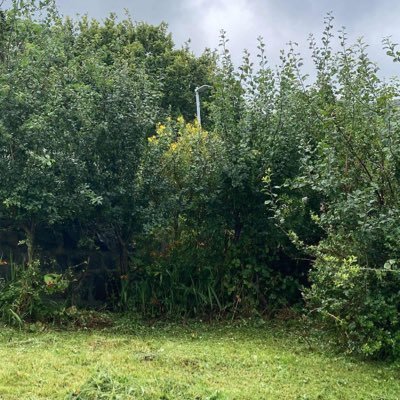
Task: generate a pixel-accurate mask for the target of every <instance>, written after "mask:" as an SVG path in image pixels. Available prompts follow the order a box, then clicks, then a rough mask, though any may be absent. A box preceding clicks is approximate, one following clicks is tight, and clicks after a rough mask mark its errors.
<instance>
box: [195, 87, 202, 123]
mask: <svg viewBox="0 0 400 400" xmlns="http://www.w3.org/2000/svg"><path fill="white" fill-rule="evenodd" d="M198 89H199V88H196V89H195V93H196V110H197V111H196V112H197V122H198V123H199V127H200V128H201V115H200V94H199V90H198Z"/></svg>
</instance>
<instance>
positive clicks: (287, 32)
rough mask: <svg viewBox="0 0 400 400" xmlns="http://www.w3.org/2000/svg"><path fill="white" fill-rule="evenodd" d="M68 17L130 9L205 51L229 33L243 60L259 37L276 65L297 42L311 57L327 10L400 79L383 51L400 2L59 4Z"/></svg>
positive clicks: (74, 0)
mask: <svg viewBox="0 0 400 400" xmlns="http://www.w3.org/2000/svg"><path fill="white" fill-rule="evenodd" d="M57 3H58V5H59V8H60V11H61V12H62V14H64V15H70V16H74V15H76V14H86V13H87V14H88V15H89V16H91V17H95V18H99V19H102V18H104V17H105V16H107V15H108V14H109V13H110V12H115V13H117V14H118V15H119V16H121V18H122V17H123V16H124V9H127V10H129V12H130V14H131V15H132V18H133V19H134V20H136V21H146V22H149V23H152V24H158V23H160V22H161V21H165V22H167V23H168V24H169V28H170V31H171V32H172V34H173V37H174V40H175V43H176V45H177V46H181V45H182V44H183V43H184V42H186V41H187V40H188V39H189V38H190V39H191V47H192V49H193V50H194V51H195V52H196V53H200V52H201V51H202V50H203V49H204V48H205V47H210V48H215V47H217V45H218V40H219V32H220V30H221V29H224V30H226V31H227V32H228V36H229V38H230V49H231V51H232V53H233V56H234V59H235V61H236V62H238V61H239V60H240V58H241V52H242V50H243V49H244V48H246V49H248V50H250V51H251V52H252V53H255V51H256V45H257V44H256V39H257V37H258V36H260V35H261V36H263V37H264V40H265V42H266V44H267V52H268V54H269V59H270V60H271V62H272V64H275V63H276V62H277V60H278V56H279V50H280V49H281V48H283V47H284V46H285V44H286V43H287V42H289V41H296V42H298V43H299V44H300V48H301V50H302V52H303V53H305V56H307V54H308V53H307V51H308V46H307V37H308V35H309V33H314V34H316V35H317V37H319V36H320V35H321V32H322V26H323V19H324V16H325V15H326V13H327V12H330V11H332V12H333V15H334V16H335V25H336V28H337V30H338V29H340V28H341V27H342V26H345V27H346V28H347V31H348V32H349V35H350V38H351V39H355V38H357V37H360V36H363V37H364V38H365V41H366V42H367V43H368V44H370V55H371V58H372V59H373V60H375V61H378V63H379V66H380V67H381V70H382V75H384V76H386V77H389V76H392V75H400V64H395V63H393V62H392V61H391V60H390V59H389V58H388V57H387V56H386V55H385V52H384V51H383V50H382V46H381V40H382V38H383V37H385V36H389V35H392V37H393V39H394V40H395V41H397V42H400V1H399V0H57Z"/></svg>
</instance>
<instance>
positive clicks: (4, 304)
mask: <svg viewBox="0 0 400 400" xmlns="http://www.w3.org/2000/svg"><path fill="white" fill-rule="evenodd" d="M69 283H70V282H69V280H68V278H67V276H64V275H60V274H55V273H52V274H46V275H44V274H43V273H42V272H41V269H40V263H39V262H38V261H35V262H33V263H31V264H29V265H27V266H13V277H12V279H11V281H10V282H7V283H5V284H3V287H2V290H1V292H0V317H1V318H2V319H3V320H5V321H6V322H7V323H9V324H13V325H15V324H16V325H22V324H23V323H24V322H34V321H48V320H53V319H54V318H55V317H56V315H57V314H58V313H59V310H60V309H61V308H62V307H61V306H60V304H58V303H57V302H56V301H54V300H53V299H52V297H53V296H54V295H56V294H58V293H63V292H65V290H66V289H67V288H68V286H69Z"/></svg>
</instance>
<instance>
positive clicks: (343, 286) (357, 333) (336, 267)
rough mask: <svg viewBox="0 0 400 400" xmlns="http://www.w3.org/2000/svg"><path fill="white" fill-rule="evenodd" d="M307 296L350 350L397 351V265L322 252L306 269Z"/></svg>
mask: <svg viewBox="0 0 400 400" xmlns="http://www.w3.org/2000/svg"><path fill="white" fill-rule="evenodd" d="M310 279H311V282H312V285H311V288H310V289H307V290H306V291H305V298H306V300H307V301H308V305H309V307H310V308H311V311H312V312H318V315H319V317H320V318H321V320H322V321H323V323H324V324H325V325H326V326H327V327H330V328H333V329H334V330H335V332H336V334H337V335H336V337H337V338H338V339H339V341H341V343H342V344H343V345H344V346H345V347H346V348H347V350H348V351H349V352H351V353H358V354H361V355H365V356H370V357H377V358H378V357H379V358H385V357H397V356H399V355H400V317H399V316H400V270H399V269H396V265H395V264H394V263H393V262H391V261H389V262H387V263H386V265H385V268H383V269H368V268H362V267H360V265H359V264H358V262H357V259H356V258H355V257H349V258H346V259H343V260H341V259H339V258H336V257H333V256H323V257H320V258H319V259H318V260H317V263H316V265H315V267H314V269H313V270H312V272H311V274H310Z"/></svg>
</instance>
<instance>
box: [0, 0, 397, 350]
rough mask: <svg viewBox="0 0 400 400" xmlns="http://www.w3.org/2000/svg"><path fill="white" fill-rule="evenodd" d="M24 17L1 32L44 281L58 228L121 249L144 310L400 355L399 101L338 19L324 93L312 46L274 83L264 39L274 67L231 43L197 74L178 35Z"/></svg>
mask: <svg viewBox="0 0 400 400" xmlns="http://www.w3.org/2000/svg"><path fill="white" fill-rule="evenodd" d="M13 4H14V6H13V7H12V8H10V9H7V10H4V11H2V12H1V18H0V19H1V22H0V32H1V36H0V38H1V39H0V171H1V185H0V220H1V229H2V230H5V231H7V230H9V231H11V230H14V231H19V232H24V234H25V239H26V242H25V244H26V248H27V263H28V264H29V265H31V264H33V263H34V260H36V259H40V251H39V249H38V248H37V246H36V242H35V233H36V232H37V231H38V230H39V229H43V228H46V229H47V230H53V231H56V232H57V231H58V232H62V231H64V230H66V229H72V228H71V227H73V230H75V231H77V232H79V243H78V244H77V245H79V246H80V247H81V248H87V249H91V248H96V246H98V238H99V236H101V235H104V234H107V235H108V237H112V240H114V241H115V243H117V244H118V249H119V254H120V257H119V271H120V276H119V277H120V282H119V284H118V287H119V291H118V296H119V297H118V304H119V305H120V306H121V307H123V308H125V309H128V310H134V311H139V312H141V313H143V314H145V315H162V314H172V315H187V316H194V315H204V314H208V315H215V314H218V315H226V314H230V315H239V314H249V313H254V312H258V313H263V314H265V313H266V314H273V313H274V312H275V311H276V310H278V309H282V308H284V307H289V306H293V305H294V304H297V305H301V306H302V307H304V309H306V310H308V311H309V312H310V314H311V315H315V316H319V317H320V318H321V320H322V321H323V322H324V323H325V324H326V325H327V326H330V327H333V328H335V329H336V332H337V336H338V337H339V338H340V339H343V342H344V343H345V345H346V346H347V347H348V349H349V350H350V351H354V352H360V353H363V354H366V355H373V356H388V355H398V354H399V351H400V321H399V311H400V291H399V288H400V275H399V271H400V270H399V269H398V260H399V256H400V254H399V252H400V250H399V249H400V247H399V242H400V224H399V222H400V215H399V213H400V211H399V210H400V208H399V200H400V197H399V194H400V193H399V191H400V185H399V184H400V169H399V168H400V158H399V157H400V126H399V123H400V119H399V116H400V114H399V113H400V109H399V103H398V101H397V96H398V95H399V84H398V81H397V80H393V81H382V80H381V79H380V78H379V76H378V68H377V66H376V65H375V64H374V63H372V62H371V61H370V59H369V58H368V55H367V46H366V45H365V44H364V43H363V42H362V41H358V42H357V43H355V44H349V43H348V40H347V37H346V33H345V32H344V31H342V32H339V34H338V35H337V37H336V33H335V29H334V27H333V19H332V17H330V16H328V17H327V18H326V20H325V30H324V32H323V35H322V38H321V40H316V39H314V38H312V37H311V39H310V48H311V50H312V61H313V63H314V66H315V79H309V78H308V77H307V76H306V75H304V73H303V72H302V63H303V60H302V58H301V56H300V54H298V53H297V50H296V45H295V44H291V45H289V46H288V48H287V49H286V50H284V51H282V53H281V62H280V65H279V66H278V67H274V66H270V65H269V64H268V62H267V58H266V50H265V45H264V43H263V41H262V40H260V41H259V45H258V49H259V54H258V57H257V60H258V63H257V65H253V63H252V61H251V58H250V55H249V54H248V53H244V57H243V63H242V65H241V66H240V68H239V69H236V68H235V67H234V65H233V63H232V60H231V57H230V53H229V50H228V47H227V39H226V38H225V35H224V34H222V36H221V45H220V51H218V52H216V53H215V52H210V51H206V52H205V53H204V54H203V55H201V56H200V57H196V56H195V55H194V54H193V53H192V52H191V51H190V49H189V48H188V47H184V48H182V49H176V48H175V47H174V44H173V42H172V38H171V36H170V34H169V33H168V31H167V27H166V26H165V25H163V24H162V25H160V26H150V25H147V24H144V23H134V22H132V21H131V20H130V19H129V18H127V19H125V20H123V21H117V19H116V18H115V16H110V17H109V18H107V19H106V20H105V21H104V23H99V22H98V21H96V20H89V19H88V18H86V17H84V18H82V19H80V20H77V21H73V20H71V19H68V18H67V19H62V18H60V17H59V16H58V14H57V11H56V10H55V9H54V7H52V6H51V3H49V4H42V12H41V13H40V12H39V11H38V10H37V9H36V8H35V9H34V8H31V7H34V4H35V3H34V2H33V3H32V4H31V5H26V4H25V5H24V4H23V3H22V2H21V1H14V3H13ZM333 42H334V43H335V46H333V45H332V43H333ZM336 44H338V45H339V46H338V48H339V50H335V51H334V50H333V48H334V47H335V48H336V47H337V46H336ZM384 47H385V48H386V50H387V53H388V55H389V56H391V57H392V58H393V59H394V61H398V59H399V57H400V53H399V52H398V51H397V48H396V46H395V45H394V44H392V43H391V42H390V41H389V40H386V41H385V43H384ZM203 84H208V85H210V86H211V88H212V89H211V90H210V92H209V93H204V94H202V100H204V103H203V106H204V107H203V120H204V123H203V127H202V128H201V127H200V126H198V125H197V123H196V122H193V121H194V119H195V101H194V88H195V87H196V86H200V85H203ZM27 268H28V269H29V267H27ZM8 287H10V286H8ZM14 289H15V284H14ZM3 292H7V290H6V287H5V288H3ZM1 304H2V300H1V294H0V306H1ZM3 305H4V301H3Z"/></svg>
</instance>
